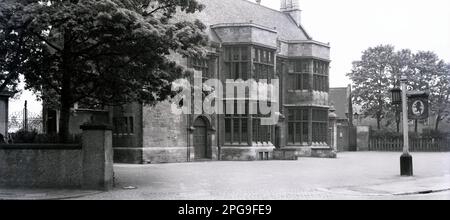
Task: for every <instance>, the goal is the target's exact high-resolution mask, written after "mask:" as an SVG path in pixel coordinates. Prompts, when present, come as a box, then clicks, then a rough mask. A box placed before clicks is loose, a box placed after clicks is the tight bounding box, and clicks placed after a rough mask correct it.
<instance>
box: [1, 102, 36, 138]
mask: <svg viewBox="0 0 450 220" xmlns="http://www.w3.org/2000/svg"><path fill="white" fill-rule="evenodd" d="M21 130H22V131H36V132H37V133H42V132H43V120H42V115H41V114H40V113H34V112H30V111H29V110H28V108H27V102H25V105H24V108H23V110H21V111H17V112H12V113H11V114H10V115H9V118H8V132H9V133H15V132H17V131H21Z"/></svg>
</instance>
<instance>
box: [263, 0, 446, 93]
mask: <svg viewBox="0 0 450 220" xmlns="http://www.w3.org/2000/svg"><path fill="white" fill-rule="evenodd" d="M299 3H300V9H301V10H302V25H303V27H304V28H305V29H306V31H307V32H308V33H309V34H310V35H311V36H312V37H313V39H314V40H317V41H321V42H324V43H328V42H329V43H330V45H331V59H332V63H331V74H332V75H331V80H330V83H331V86H332V87H345V86H347V85H348V84H349V83H351V82H350V81H349V80H348V78H347V77H346V76H345V75H346V73H348V72H350V71H351V69H352V62H353V61H356V60H359V59H360V58H361V52H362V51H364V50H366V49H367V48H369V47H374V46H378V45H380V44H390V45H393V46H395V47H396V49H411V50H412V51H433V52H435V53H436V54H437V55H438V56H439V57H440V58H441V59H444V60H445V61H446V62H449V63H450V1H449V0H427V1H425V0H299ZM262 4H263V5H266V6H268V7H271V8H273V9H277V10H278V9H279V8H280V1H279V0H262Z"/></svg>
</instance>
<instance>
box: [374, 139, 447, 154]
mask: <svg viewBox="0 0 450 220" xmlns="http://www.w3.org/2000/svg"><path fill="white" fill-rule="evenodd" d="M409 148H410V151H412V152H450V138H411V139H410V140H409ZM369 151H394V152H400V151H403V137H393V138H372V137H371V138H370V140H369Z"/></svg>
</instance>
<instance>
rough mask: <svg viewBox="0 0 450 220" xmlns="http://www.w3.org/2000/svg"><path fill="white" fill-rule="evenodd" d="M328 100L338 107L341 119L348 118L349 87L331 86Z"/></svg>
mask: <svg viewBox="0 0 450 220" xmlns="http://www.w3.org/2000/svg"><path fill="white" fill-rule="evenodd" d="M328 100H329V103H330V105H331V106H334V108H335V109H336V112H335V113H336V115H337V116H338V118H339V119H344V118H347V115H346V114H347V113H348V111H349V101H350V99H349V88H347V87H343V88H330V92H329V93H328Z"/></svg>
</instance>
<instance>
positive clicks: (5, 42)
mask: <svg viewBox="0 0 450 220" xmlns="http://www.w3.org/2000/svg"><path fill="white" fill-rule="evenodd" d="M13 6H14V4H13V3H12V2H10V1H2V2H0V93H1V92H13V93H17V85H18V83H19V75H20V74H19V72H18V69H17V67H18V66H20V65H21V63H22V61H23V60H22V59H21V57H20V56H19V53H18V51H19V49H20V42H21V41H22V40H23V39H21V37H20V36H19V35H18V33H16V32H15V30H14V29H13V28H9V27H8V26H9V25H8V22H9V19H10V18H11V17H12V16H13V14H14V12H15V9H14V7H13Z"/></svg>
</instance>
